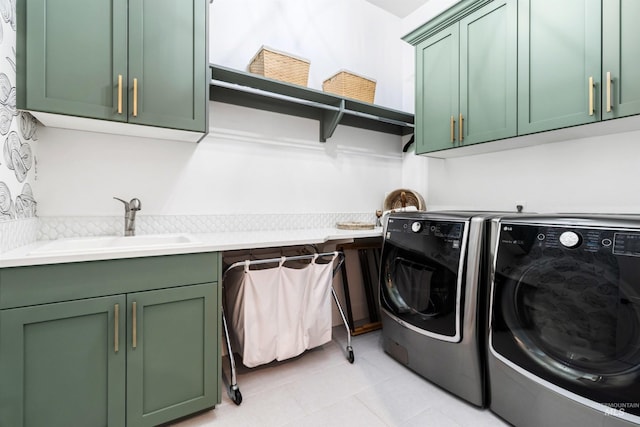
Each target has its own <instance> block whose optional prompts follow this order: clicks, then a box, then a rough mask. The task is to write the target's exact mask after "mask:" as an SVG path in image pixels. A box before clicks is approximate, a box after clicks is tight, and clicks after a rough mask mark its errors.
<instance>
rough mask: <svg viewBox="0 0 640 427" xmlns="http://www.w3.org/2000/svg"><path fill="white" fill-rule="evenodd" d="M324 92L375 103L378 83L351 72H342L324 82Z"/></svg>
mask: <svg viewBox="0 0 640 427" xmlns="http://www.w3.org/2000/svg"><path fill="white" fill-rule="evenodd" d="M322 90H323V91H325V92H330V93H335V94H336V95H340V96H345V97H347V98H354V99H357V100H360V101H364V102H369V103H373V99H374V98H375V95H376V81H375V80H372V79H369V78H366V77H362V76H359V75H357V74H354V73H352V72H350V71H346V70H340V71H338V72H337V73H336V74H334V75H333V76H331V77H329V78H328V79H327V80H325V81H324V82H322Z"/></svg>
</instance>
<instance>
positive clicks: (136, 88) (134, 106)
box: [133, 79, 138, 117]
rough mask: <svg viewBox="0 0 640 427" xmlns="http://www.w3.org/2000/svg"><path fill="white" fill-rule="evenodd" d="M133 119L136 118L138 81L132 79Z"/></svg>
mask: <svg viewBox="0 0 640 427" xmlns="http://www.w3.org/2000/svg"><path fill="white" fill-rule="evenodd" d="M133 117H138V79H133Z"/></svg>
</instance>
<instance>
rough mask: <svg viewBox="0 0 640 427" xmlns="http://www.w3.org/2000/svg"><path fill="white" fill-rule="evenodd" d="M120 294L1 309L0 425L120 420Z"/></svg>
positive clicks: (112, 424)
mask: <svg viewBox="0 0 640 427" xmlns="http://www.w3.org/2000/svg"><path fill="white" fill-rule="evenodd" d="M125 302H126V301H125V298H124V296H113V297H105V298H93V299H86V300H79V301H72V302H63V303H55V304H44V305H38V306H32V307H25V308H17V309H9V310H3V311H0V378H2V380H1V381H0V425H1V426H3V427H4V426H7V427H8V426H11V427H37V426H46V427H69V426H87V427H101V426H109V427H122V426H123V425H124V422H125V362H126V360H125V354H126V349H125V348H124V331H125V328H124V308H125ZM116 306H117V307H118V309H116V308H115V307H116ZM116 310H118V311H119V313H118V316H117V317H115V316H114V313H115V311H116ZM116 324H117V328H116V327H115V326H116ZM116 331H117V333H116ZM116 343H117V346H116Z"/></svg>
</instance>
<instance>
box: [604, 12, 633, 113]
mask: <svg viewBox="0 0 640 427" xmlns="http://www.w3.org/2000/svg"><path fill="white" fill-rule="evenodd" d="M638 22H640V2H639V1H637V0H604V1H603V11H602V26H603V31H602V59H603V60H602V82H603V90H602V105H603V106H602V118H603V119H613V118H616V117H624V116H629V115H632V114H640V79H638V74H640V43H638V40H640V25H638ZM607 103H608V106H607Z"/></svg>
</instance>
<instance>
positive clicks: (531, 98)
mask: <svg viewBox="0 0 640 427" xmlns="http://www.w3.org/2000/svg"><path fill="white" fill-rule="evenodd" d="M518 27H519V28H518V134H520V135H523V134H529V133H533V132H540V131H545V130H551V129H558V128H563V127H567V126H574V125H579V124H584V123H592V122H596V121H598V120H599V119H600V115H601V110H600V96H599V93H600V88H601V81H600V76H601V0H563V1H561V2H559V1H556V0H520V1H519V3H518Z"/></svg>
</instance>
